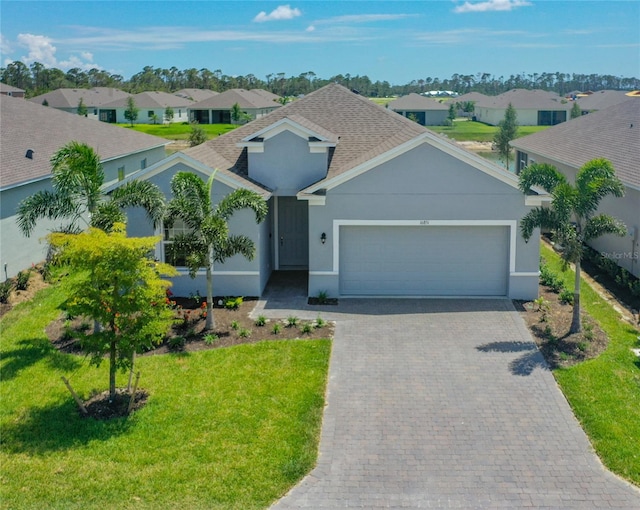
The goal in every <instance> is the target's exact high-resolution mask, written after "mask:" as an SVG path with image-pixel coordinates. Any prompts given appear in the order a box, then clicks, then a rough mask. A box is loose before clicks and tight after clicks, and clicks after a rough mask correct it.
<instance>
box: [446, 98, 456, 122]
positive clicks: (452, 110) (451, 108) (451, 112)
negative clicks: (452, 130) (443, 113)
mask: <svg viewBox="0 0 640 510" xmlns="http://www.w3.org/2000/svg"><path fill="white" fill-rule="evenodd" d="M447 120H448V121H449V122H450V123H451V124H450V125H451V126H453V121H454V120H456V106H455V104H454V103H451V104H450V105H449V112H448V113H447Z"/></svg>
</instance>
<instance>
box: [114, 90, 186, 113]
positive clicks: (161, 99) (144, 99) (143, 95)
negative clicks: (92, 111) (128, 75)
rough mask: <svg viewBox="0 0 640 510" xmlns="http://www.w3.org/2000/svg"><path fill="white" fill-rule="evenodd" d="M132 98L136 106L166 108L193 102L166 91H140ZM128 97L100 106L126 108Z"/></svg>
mask: <svg viewBox="0 0 640 510" xmlns="http://www.w3.org/2000/svg"><path fill="white" fill-rule="evenodd" d="M133 100H134V102H135V103H136V107H138V108H151V109H157V108H166V107H168V106H171V107H172V108H187V107H189V106H191V105H192V104H194V102H193V101H192V100H191V99H187V98H184V97H178V96H176V95H174V94H169V93H168V92H157V91H153V92H140V93H139V94H135V95H134V96H133ZM127 101H128V97H125V98H122V99H118V100H116V101H112V102H110V103H105V104H103V105H102V108H126V107H127V106H128V105H127Z"/></svg>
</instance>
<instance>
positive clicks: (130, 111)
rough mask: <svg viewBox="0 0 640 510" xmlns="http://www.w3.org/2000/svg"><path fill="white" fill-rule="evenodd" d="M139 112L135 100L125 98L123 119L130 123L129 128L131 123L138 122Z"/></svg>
mask: <svg viewBox="0 0 640 510" xmlns="http://www.w3.org/2000/svg"><path fill="white" fill-rule="evenodd" d="M139 112H140V109H139V108H138V107H137V106H136V102H135V100H134V99H133V97H131V96H129V97H128V98H127V109H126V110H125V111H124V118H125V119H127V120H128V121H129V122H130V123H131V126H133V123H134V122H135V121H136V120H138V113H139Z"/></svg>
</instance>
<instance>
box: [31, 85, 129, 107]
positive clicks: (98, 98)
mask: <svg viewBox="0 0 640 510" xmlns="http://www.w3.org/2000/svg"><path fill="white" fill-rule="evenodd" d="M130 95H131V94H129V93H127V92H124V91H122V90H120V89H114V88H110V87H94V88H92V89H64V88H63V89H56V90H52V91H50V92H47V93H46V94H41V95H39V96H35V97H32V98H31V99H29V101H31V102H32V103H37V104H40V105H41V104H42V103H43V102H44V101H46V102H47V104H48V105H49V106H50V107H51V108H76V107H77V106H78V103H79V102H80V98H82V102H83V103H84V104H85V106H86V107H88V108H90V107H97V106H102V105H103V104H105V103H109V102H111V101H115V100H118V99H126V98H127V97H129V96H130Z"/></svg>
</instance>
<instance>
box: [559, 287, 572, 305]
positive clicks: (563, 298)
mask: <svg viewBox="0 0 640 510" xmlns="http://www.w3.org/2000/svg"><path fill="white" fill-rule="evenodd" d="M560 302H561V303H564V304H565V305H572V306H573V291H572V290H569V289H564V290H563V291H562V292H560Z"/></svg>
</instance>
